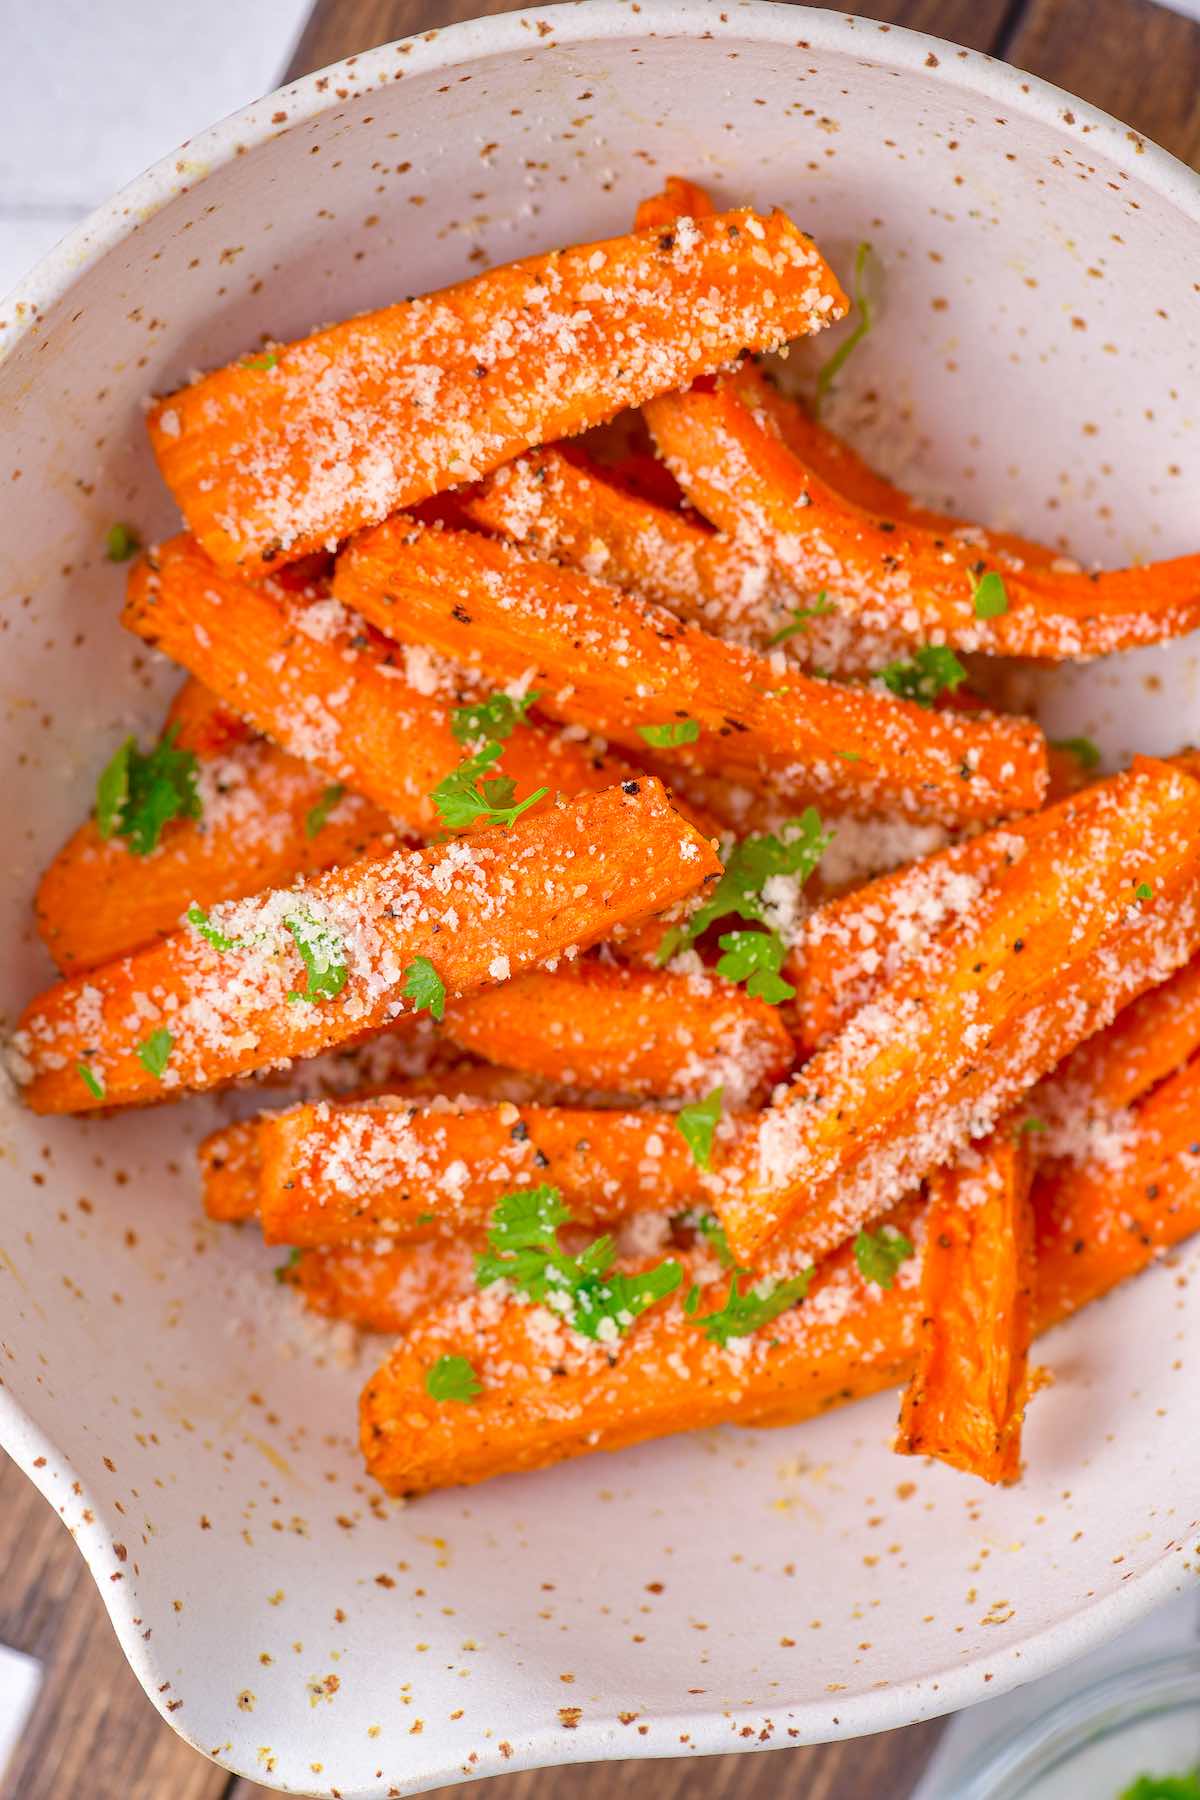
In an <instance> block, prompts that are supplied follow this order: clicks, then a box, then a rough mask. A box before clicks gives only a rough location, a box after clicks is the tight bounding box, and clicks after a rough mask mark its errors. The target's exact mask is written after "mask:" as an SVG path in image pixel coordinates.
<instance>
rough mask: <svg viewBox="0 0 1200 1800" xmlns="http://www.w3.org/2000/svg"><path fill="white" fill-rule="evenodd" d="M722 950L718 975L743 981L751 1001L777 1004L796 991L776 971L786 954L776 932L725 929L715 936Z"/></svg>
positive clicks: (790, 996)
mask: <svg viewBox="0 0 1200 1800" xmlns="http://www.w3.org/2000/svg"><path fill="white" fill-rule="evenodd" d="M717 943H718V945H719V946H720V948H721V949H722V950H723V951H724V952H725V954H724V955H723V956H722V957H721V959H720V961H719V962H718V964H717V974H718V975H723V976H724V977H725V979H726V981H744V982H745V984H746V992H747V993H748V994H749V995H750V997H751V999H753V1000H765V1001H766V1002H767V1004H768V1006H778V1005H779V1003H780V1001H781V1000H790V999H791V998H792V996H793V994H794V993H795V992H796V990H795V988H794V987H793V986H792V984H791V982H790V981H784V980H783V978H782V976H781V975H780V973H779V971H780V969H781V968H782V967H783V964H784V961H785V959H786V957H787V945H786V944H785V943H784V941H783V939H782V938H781V937H780V936H779V934H778V932H775V931H727V932H725V934H724V935H723V936H722V937H719V938H718V939H717Z"/></svg>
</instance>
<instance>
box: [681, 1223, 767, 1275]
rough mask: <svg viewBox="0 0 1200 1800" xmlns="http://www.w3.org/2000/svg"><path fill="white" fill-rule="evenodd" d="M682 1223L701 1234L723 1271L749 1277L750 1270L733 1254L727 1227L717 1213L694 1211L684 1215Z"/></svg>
mask: <svg viewBox="0 0 1200 1800" xmlns="http://www.w3.org/2000/svg"><path fill="white" fill-rule="evenodd" d="M681 1222H682V1223H683V1224H684V1225H690V1226H691V1228H692V1230H693V1231H698V1232H699V1233H700V1235H701V1237H702V1238H704V1239H705V1240H706V1242H707V1244H708V1247H709V1249H710V1250H711V1251H712V1253H713V1255H714V1256H715V1257H716V1259H717V1261H718V1262H719V1263H720V1265H721V1267H722V1268H723V1269H732V1270H733V1271H734V1273H735V1274H737V1275H748V1274H749V1273H750V1271H749V1269H747V1268H744V1267H743V1266H742V1264H741V1263H740V1262H739V1261H738V1260H737V1257H736V1256H735V1255H734V1254H733V1251H732V1250H731V1249H730V1248H729V1239H728V1238H727V1237H726V1236H725V1227H724V1226H723V1225H722V1223H721V1221H720V1219H718V1217H717V1215H716V1213H711V1212H698V1211H695V1210H693V1211H692V1212H687V1213H684V1214H683V1218H682V1221H681Z"/></svg>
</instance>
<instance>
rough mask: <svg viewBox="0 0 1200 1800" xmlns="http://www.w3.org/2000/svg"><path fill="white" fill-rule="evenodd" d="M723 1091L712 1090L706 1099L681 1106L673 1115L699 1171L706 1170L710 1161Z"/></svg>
mask: <svg viewBox="0 0 1200 1800" xmlns="http://www.w3.org/2000/svg"><path fill="white" fill-rule="evenodd" d="M724 1091H725V1090H724V1088H719V1087H718V1088H714V1089H713V1091H712V1093H711V1094H709V1095H708V1097H707V1099H704V1100H694V1101H693V1102H692V1104H691V1105H690V1106H681V1107H680V1109H679V1111H678V1112H677V1113H676V1114H675V1123H676V1125H678V1127H679V1129H680V1131H681V1132H682V1133H683V1136H684V1139H685V1141H686V1143H687V1147H688V1149H689V1150H690V1151H691V1153H692V1158H693V1160H694V1161H695V1163H696V1164H697V1166H698V1167H699V1168H701V1169H707V1168H708V1166H709V1164H710V1163H711V1161H712V1147H713V1136H714V1134H715V1132H716V1129H717V1121H718V1119H719V1118H720V1117H721V1096H722V1094H723V1093H724Z"/></svg>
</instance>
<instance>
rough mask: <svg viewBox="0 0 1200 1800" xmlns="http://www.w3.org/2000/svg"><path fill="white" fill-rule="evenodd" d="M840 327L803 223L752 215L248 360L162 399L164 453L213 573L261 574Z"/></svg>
mask: <svg viewBox="0 0 1200 1800" xmlns="http://www.w3.org/2000/svg"><path fill="white" fill-rule="evenodd" d="M668 239H669V241H668ZM845 310H846V299H845V296H844V294H843V293H842V291H841V289H840V287H839V286H838V284H837V281H836V279H835V278H834V276H833V274H832V273H831V272H830V270H829V269H828V268H827V267H826V265H825V263H824V262H823V261H822V259H821V257H820V254H819V253H818V251H817V250H816V248H815V246H814V245H813V244H812V243H811V241H810V240H809V239H808V238H806V237H805V236H804V234H803V233H802V232H800V231H798V230H797V228H796V227H795V226H794V225H793V224H792V223H791V221H790V220H788V219H787V218H785V216H784V215H783V214H782V213H778V212H777V213H772V214H771V215H769V216H765V217H760V216H759V215H758V214H756V213H754V212H752V211H750V210H748V209H743V210H739V211H736V212H730V213H726V214H721V215H718V216H715V217H712V218H707V219H702V220H697V221H696V222H695V225H694V227H693V228H692V230H691V231H689V232H688V233H686V234H685V233H683V232H675V233H667V234H663V233H660V232H659V231H657V230H654V229H651V230H648V231H644V232H639V233H634V234H633V235H632V236H628V237H622V238H614V239H610V240H609V241H608V242H606V243H601V244H582V245H576V246H574V247H572V248H571V249H567V250H562V251H556V252H553V253H552V254H551V255H549V256H536V257H530V258H527V259H526V260H525V261H524V262H518V263H512V264H509V265H508V266H507V267H503V268H499V269H492V270H489V271H487V272H486V273H485V274H482V275H478V276H475V277H473V278H472V279H471V280H468V281H464V282H460V283H459V284H458V285H457V286H456V287H451V288H446V289H443V290H442V291H441V292H440V293H437V294H432V295H429V296H427V297H426V298H424V299H419V300H408V301H404V302H402V303H401V304H399V305H396V306H391V307H387V308H385V309H383V310H382V311H380V312H374V313H365V314H362V315H361V316H360V317H358V318H356V319H350V320H347V321H346V322H345V323H344V324H341V325H335V326H332V327H330V328H329V329H327V330H325V331H319V332H316V333H315V334H314V335H313V336H311V337H308V338H304V339H301V340H300V341H299V342H297V343H293V344H288V345H281V346H279V347H277V348H275V349H272V350H270V351H269V352H267V353H265V354H263V355H256V356H252V357H249V358H247V359H245V360H243V361H242V362H240V363H234V364H231V365H230V366H229V367H228V368H225V369H221V370H219V371H217V372H216V373H215V374H212V375H209V376H206V377H205V378H204V379H202V380H200V381H198V382H196V383H195V385H194V386H192V387H189V388H183V389H181V390H180V391H179V392H178V393H175V394H171V395H169V396H168V397H167V398H166V399H165V400H162V401H160V402H159V403H158V404H157V405H156V406H155V407H154V408H153V409H152V411H151V413H150V416H149V421H148V422H149V428H150V438H151V442H152V444H153V447H154V453H155V455H156V457H157V458H158V464H159V468H160V469H161V471H162V474H163V477H164V479H165V481H166V483H167V486H168V487H169V488H170V489H171V491H172V493H173V494H174V495H175V498H176V500H177V501H178V502H179V505H180V507H181V509H182V511H183V514H184V517H185V518H186V519H187V521H188V523H189V525H190V527H191V529H192V531H193V532H194V533H195V535H196V536H197V537H198V538H199V539H200V541H201V543H202V544H203V545H204V547H205V549H206V550H207V551H208V553H209V555H210V556H211V557H212V559H213V561H214V562H216V563H217V564H218V565H219V566H220V567H222V568H226V569H228V568H232V567H233V566H235V565H240V566H241V567H242V568H243V569H245V570H246V571H247V572H250V573H254V572H257V571H259V570H261V569H263V568H265V567H267V566H269V565H270V564H271V563H272V562H276V561H285V562H286V561H288V560H291V559H294V558H296V557H299V556H302V555H304V554H305V553H306V552H308V551H313V550H318V549H325V548H329V549H332V548H333V546H334V545H335V543H336V542H337V540H338V539H339V538H344V537H347V536H348V535H349V534H350V533H351V532H353V531H357V530H359V529H360V528H361V527H362V526H364V525H371V524H375V523H377V522H378V521H379V520H380V519H382V518H384V517H386V515H387V514H388V513H390V512H394V511H395V510H396V509H397V508H398V507H403V506H408V505H411V504H412V503H413V502H414V501H418V500H421V499H423V498H425V497H426V496H427V495H432V494H436V493H438V492H440V490H442V489H443V488H448V487H453V486H454V485H455V484H457V483H461V482H463V481H473V480H477V479H478V478H479V477H480V476H481V475H484V474H486V473H487V472H488V470H489V469H493V468H496V467H497V466H498V465H499V464H500V463H503V462H507V461H509V459H510V458H511V457H513V456H516V455H518V454H519V453H520V452H521V451H522V450H525V449H527V448H528V447H529V445H530V444H534V443H541V442H544V441H546V440H548V439H551V438H558V437H569V436H571V435H572V434H573V433H575V432H578V431H582V430H584V429H585V428H586V427H587V426H589V425H592V424H595V423H596V422H597V421H599V420H601V419H606V418H611V417H612V415H613V414H614V413H616V412H618V411H620V409H621V408H622V407H625V406H637V405H640V403H641V402H642V401H643V400H646V399H648V398H649V397H650V395H652V394H657V393H662V392H665V391H666V390H668V389H671V388H676V387H681V386H686V385H687V383H688V382H689V381H691V380H692V379H694V377H695V376H696V375H698V374H700V373H702V372H704V371H706V370H712V369H717V368H720V367H721V366H722V365H723V364H724V363H727V362H729V361H730V360H731V359H732V358H733V357H735V356H737V355H738V354H739V353H740V351H741V350H743V349H747V348H748V349H774V348H776V347H778V346H779V345H781V344H783V343H786V342H787V341H788V339H790V338H795V337H801V336H804V335H806V334H807V333H809V332H811V331H815V330H819V329H820V328H821V327H822V326H824V325H827V324H831V323H832V322H833V321H834V320H836V319H838V318H840V317H841V316H842V314H843V313H844V312H845ZM566 334H569V338H570V347H569V348H568V349H566V350H564V349H563V348H562V344H563V341H564V336H565V335H566Z"/></svg>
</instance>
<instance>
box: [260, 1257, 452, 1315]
mask: <svg viewBox="0 0 1200 1800" xmlns="http://www.w3.org/2000/svg"><path fill="white" fill-rule="evenodd" d="M481 1247H482V1245H481ZM279 1279H280V1281H282V1282H285V1283H286V1284H287V1285H288V1286H289V1287H294V1288H295V1289H297V1291H298V1292H299V1293H300V1294H301V1295H302V1296H303V1298H304V1303H305V1305H306V1306H307V1307H308V1309H309V1311H310V1312H315V1313H318V1314H319V1315H320V1316H321V1317H322V1318H326V1319H339V1320H344V1321H345V1323H346V1324H348V1325H354V1326H356V1327H357V1328H358V1330H360V1331H407V1330H408V1329H409V1327H410V1326H411V1325H412V1324H413V1322H414V1320H416V1319H418V1318H419V1317H420V1315H421V1314H422V1313H423V1312H427V1311H428V1310H429V1309H430V1308H431V1307H434V1306H438V1305H440V1304H442V1303H443V1302H444V1301H447V1300H459V1299H461V1298H462V1296H463V1295H464V1294H466V1293H469V1292H470V1291H471V1290H472V1289H473V1287H474V1285H475V1251H474V1248H473V1247H472V1245H471V1244H469V1243H467V1242H466V1241H464V1240H463V1239H459V1238H456V1239H454V1240H453V1241H447V1240H446V1239H445V1238H441V1239H438V1240H436V1241H433V1242H430V1243H424V1244H395V1245H393V1247H392V1248H391V1249H390V1250H354V1249H347V1248H337V1249H331V1250H301V1251H299V1252H298V1253H297V1255H296V1258H295V1261H294V1262H292V1263H290V1264H281V1265H280V1268H279Z"/></svg>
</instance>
